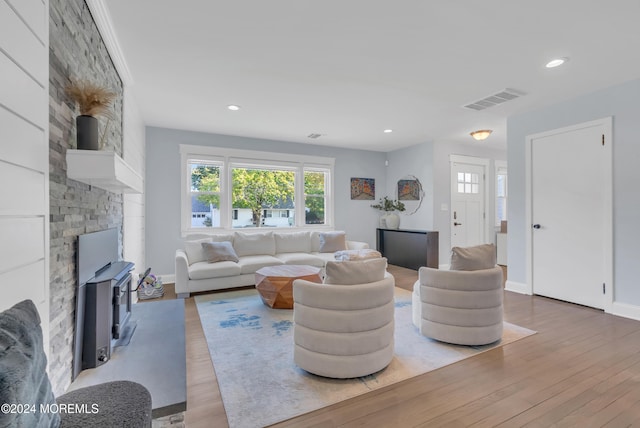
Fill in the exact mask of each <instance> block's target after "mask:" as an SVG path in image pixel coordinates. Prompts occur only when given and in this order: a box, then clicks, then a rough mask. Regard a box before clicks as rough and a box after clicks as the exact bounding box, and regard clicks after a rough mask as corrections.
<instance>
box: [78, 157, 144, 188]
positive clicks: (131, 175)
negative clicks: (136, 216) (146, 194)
mask: <svg viewBox="0 0 640 428" xmlns="http://www.w3.org/2000/svg"><path fill="white" fill-rule="evenodd" d="M67 177H69V178H71V179H72V180H76V181H81V182H83V183H86V184H90V185H92V186H96V187H99V188H101V189H105V190H108V191H110V192H113V193H142V192H143V189H144V185H143V180H142V177H141V176H140V174H138V173H137V172H136V171H135V170H134V169H133V168H132V167H131V166H129V165H128V164H127V163H125V161H124V160H123V159H122V158H121V157H120V156H118V155H117V154H116V153H114V152H109V151H101V150H67Z"/></svg>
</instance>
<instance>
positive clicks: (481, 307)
mask: <svg viewBox="0 0 640 428" xmlns="http://www.w3.org/2000/svg"><path fill="white" fill-rule="evenodd" d="M451 267H452V268H454V269H459V270H439V269H432V268H427V267H421V268H420V270H419V273H418V281H416V283H415V284H414V288H413V296H412V305H413V308H412V309H413V323H414V325H415V326H416V327H418V328H419V329H420V333H422V334H423V335H425V336H427V337H431V338H433V339H436V340H439V341H442V342H447V343H454V344H458V345H485V344H488V343H493V342H496V341H498V340H500V339H501V338H502V317H503V304H502V300H503V288H502V268H500V267H498V266H496V265H495V247H494V246H493V245H485V246H478V247H473V248H467V249H464V248H454V249H453V253H452V263H451Z"/></svg>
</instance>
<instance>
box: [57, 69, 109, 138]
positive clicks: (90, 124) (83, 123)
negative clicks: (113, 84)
mask: <svg viewBox="0 0 640 428" xmlns="http://www.w3.org/2000/svg"><path fill="white" fill-rule="evenodd" d="M67 94H68V95H69V97H71V99H73V100H74V101H75V102H76V104H77V105H78V109H79V110H80V116H78V117H76V127H77V128H76V132H77V142H78V144H77V147H78V149H81V150H99V149H100V148H101V146H103V145H104V144H103V143H104V138H105V136H106V134H107V128H108V126H109V121H110V120H111V119H112V118H113V113H112V112H111V110H110V107H111V103H112V102H113V100H114V99H115V97H116V93H115V92H113V91H111V90H109V89H107V88H105V87H103V86H99V85H96V84H95V83H92V82H89V81H87V80H76V81H72V82H71V83H70V84H69V85H68V86H67ZM96 116H104V117H106V118H107V126H106V127H105V130H104V132H103V134H102V139H99V135H98V119H97V118H96ZM100 140H101V141H100Z"/></svg>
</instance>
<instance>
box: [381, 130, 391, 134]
mask: <svg viewBox="0 0 640 428" xmlns="http://www.w3.org/2000/svg"><path fill="white" fill-rule="evenodd" d="M382 132H384V133H385V134H391V133H392V132H393V129H385V130H384V131H382Z"/></svg>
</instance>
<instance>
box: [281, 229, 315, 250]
mask: <svg viewBox="0 0 640 428" xmlns="http://www.w3.org/2000/svg"><path fill="white" fill-rule="evenodd" d="M274 236H275V240H276V254H280V253H309V252H311V234H310V233H309V232H291V233H286V232H281V233H276V234H274Z"/></svg>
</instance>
